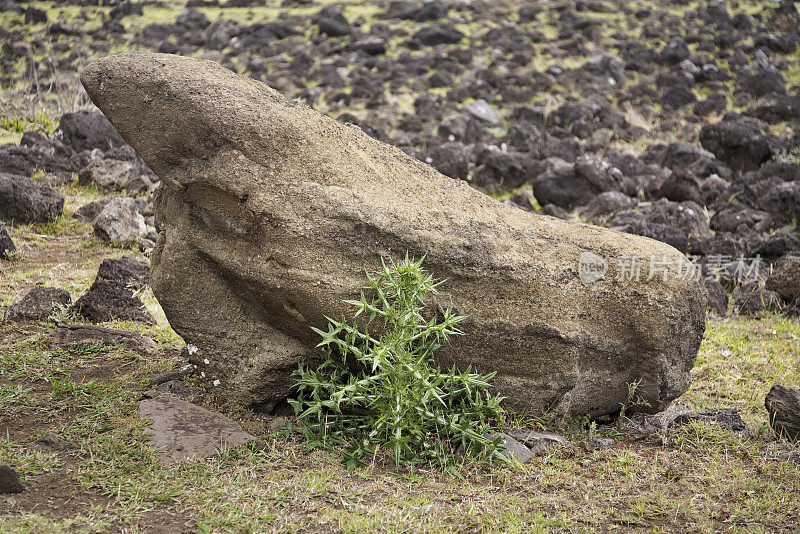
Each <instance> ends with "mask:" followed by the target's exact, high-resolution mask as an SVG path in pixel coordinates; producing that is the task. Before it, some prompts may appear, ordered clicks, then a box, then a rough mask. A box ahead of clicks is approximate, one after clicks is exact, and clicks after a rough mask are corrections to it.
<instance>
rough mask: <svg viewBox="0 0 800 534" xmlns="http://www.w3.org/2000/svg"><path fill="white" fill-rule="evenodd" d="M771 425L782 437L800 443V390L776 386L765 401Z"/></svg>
mask: <svg viewBox="0 0 800 534" xmlns="http://www.w3.org/2000/svg"><path fill="white" fill-rule="evenodd" d="M764 406H765V407H766V408H767V411H768V412H769V424H770V425H772V428H773V429H774V430H775V432H777V433H778V434H779V435H781V436H785V437H786V438H788V439H790V440H793V441H800V389H797V388H787V387H786V386H779V385H775V386H772V388H771V389H770V390H769V393H767V396H766V398H765V399H764Z"/></svg>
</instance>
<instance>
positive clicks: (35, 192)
mask: <svg viewBox="0 0 800 534" xmlns="http://www.w3.org/2000/svg"><path fill="white" fill-rule="evenodd" d="M63 209H64V197H63V196H61V194H60V193H59V192H58V191H56V190H55V189H53V188H52V187H49V186H46V185H43V184H40V183H37V182H34V181H33V180H31V179H30V178H28V177H27V176H17V175H13V174H7V173H4V172H0V220H2V221H6V222H8V223H10V224H30V223H42V222H47V221H51V220H53V219H55V218H57V217H59V216H60V215H61V213H62V211H63Z"/></svg>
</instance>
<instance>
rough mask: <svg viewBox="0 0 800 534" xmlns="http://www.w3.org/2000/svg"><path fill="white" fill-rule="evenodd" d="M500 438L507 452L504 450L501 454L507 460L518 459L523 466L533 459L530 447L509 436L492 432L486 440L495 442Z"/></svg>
mask: <svg viewBox="0 0 800 534" xmlns="http://www.w3.org/2000/svg"><path fill="white" fill-rule="evenodd" d="M498 437H499V438H500V444H501V445H504V446H505V450H503V451H502V452H501V453H500V454H502V455H503V456H505V457H506V458H516V459H517V460H519V463H521V464H524V463H526V462H529V461H530V460H531V459H532V458H533V452H531V450H530V449H529V448H528V447H526V446H525V445H523V444H522V443H520V442H519V441H517V440H516V439H514V438H512V437H511V436H509V435H508V434H502V433H498V432H492V433H491V434H488V435H487V436H486V439H488V440H489V441H494V440H495V439H497V438H498Z"/></svg>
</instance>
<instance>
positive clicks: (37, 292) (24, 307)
mask: <svg viewBox="0 0 800 534" xmlns="http://www.w3.org/2000/svg"><path fill="white" fill-rule="evenodd" d="M71 303H72V297H70V296H69V292H68V291H65V290H63V289H59V288H57V287H42V286H38V287H34V288H33V289H31V290H30V291H28V293H27V294H26V295H25V296H24V297H22V300H20V301H19V302H17V303H15V304H13V305H11V306H10V307H9V308H8V310H6V316H5V320H6V321H13V322H17V323H19V322H24V321H41V320H43V319H47V318H48V317H49V316H50V314H52V313H53V309H54V308H55V307H56V306H59V305H60V306H69V305H70V304H71Z"/></svg>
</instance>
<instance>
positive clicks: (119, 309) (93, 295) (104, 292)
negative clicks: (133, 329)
mask: <svg viewBox="0 0 800 534" xmlns="http://www.w3.org/2000/svg"><path fill="white" fill-rule="evenodd" d="M70 310H71V311H74V312H75V313H77V314H78V315H80V316H81V317H84V318H86V319H88V320H89V321H92V322H95V323H100V322H103V321H113V320H114V319H121V320H129V321H139V322H142V323H149V324H156V320H155V318H154V317H153V316H152V315H151V314H150V312H149V311H147V308H145V306H144V304H143V303H142V301H141V300H139V298H138V297H137V296H135V295H134V294H133V293H132V292H131V290H130V289H128V288H126V287H124V286H123V285H122V284H119V283H118V282H109V281H108V280H95V282H94V284H92V287H90V288H89V291H87V292H86V293H85V294H84V295H82V296H81V297H80V298H79V299H78V300H76V301H75V304H73V305H72V307H71V308H70Z"/></svg>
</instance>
